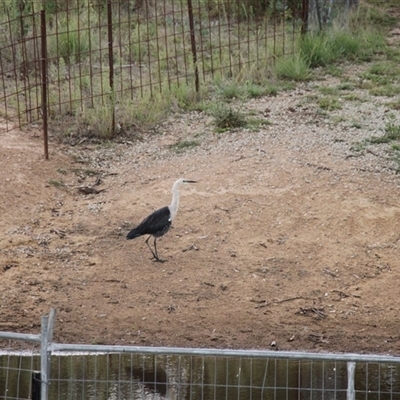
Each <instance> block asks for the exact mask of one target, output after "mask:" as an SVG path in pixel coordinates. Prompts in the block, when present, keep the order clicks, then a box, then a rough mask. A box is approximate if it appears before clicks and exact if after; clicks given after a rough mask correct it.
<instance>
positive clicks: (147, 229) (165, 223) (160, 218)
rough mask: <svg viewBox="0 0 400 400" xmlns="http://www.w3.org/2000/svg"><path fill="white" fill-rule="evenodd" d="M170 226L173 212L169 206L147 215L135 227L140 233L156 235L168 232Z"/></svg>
mask: <svg viewBox="0 0 400 400" xmlns="http://www.w3.org/2000/svg"><path fill="white" fill-rule="evenodd" d="M170 226H171V213H170V211H169V208H168V207H163V208H160V209H159V210H157V211H154V212H153V213H152V214H150V215H149V216H148V217H146V218H145V219H144V220H143V221H142V222H141V223H140V224H139V225H138V226H137V227H136V228H135V229H136V231H137V232H138V233H139V234H140V235H154V234H156V233H159V232H163V231H165V232H166V231H167V230H168V229H169V227H170Z"/></svg>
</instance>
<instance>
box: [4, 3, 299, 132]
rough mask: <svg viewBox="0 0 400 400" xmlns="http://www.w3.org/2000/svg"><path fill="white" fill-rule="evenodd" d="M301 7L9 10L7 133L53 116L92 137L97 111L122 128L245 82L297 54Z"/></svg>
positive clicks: (22, 6) (23, 6) (51, 6)
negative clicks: (143, 104)
mask: <svg viewBox="0 0 400 400" xmlns="http://www.w3.org/2000/svg"><path fill="white" fill-rule="evenodd" d="M303 3H304V1H303V0H301V1H300V0H280V1H269V0H264V1H256V0H242V1H240V2H238V1H237V0H213V1H210V0H209V1H205V0H160V1H155V0H146V1H145V0H113V1H111V0H96V1H93V0H49V1H43V2H42V1H33V0H31V1H29V0H26V1H15V2H13V1H4V2H1V3H0V53H1V55H0V82H1V83H2V88H3V89H2V90H0V104H2V106H1V108H0V124H1V126H0V128H2V129H7V130H8V129H11V128H13V127H15V126H23V125H25V124H29V123H33V122H36V121H38V120H40V118H41V116H42V114H43V112H44V111H46V115H47V111H48V116H49V120H50V121H53V122H59V123H61V122H62V124H63V126H64V127H65V122H67V124H68V122H72V121H73V125H75V124H76V123H78V124H79V123H82V124H84V125H86V126H85V128H86V129H88V130H89V131H90V125H91V118H90V115H91V113H92V114H93V118H95V115H96V112H95V111H94V110H97V112H98V110H99V109H100V110H102V111H104V113H108V114H110V120H114V119H115V118H114V113H117V118H118V121H124V119H125V118H124V117H125V116H126V114H128V113H129V112H131V110H132V108H134V107H135V102H140V99H141V98H143V97H145V96H157V95H159V94H160V93H164V92H168V91H169V92H174V93H178V94H179V91H183V90H192V91H193V92H199V91H200V90H201V89H202V87H207V84H209V82H210V80H212V79H215V78H221V77H231V78H232V77H238V76H240V74H242V75H244V78H243V79H245V76H246V74H247V73H249V70H250V69H254V68H258V67H260V66H264V67H265V66H266V65H267V63H270V62H273V61H274V60H275V59H276V57H279V56H281V55H283V54H290V53H293V52H294V51H295V42H296V40H297V38H298V36H299V35H300V33H301V31H302V28H303V25H304V17H305V15H306V13H304V10H303V9H302V5H303ZM305 3H306V2H305ZM41 11H43V15H42V13H41ZM43 46H46V48H45V49H43ZM42 51H44V54H45V66H43V65H42V61H43V57H42ZM43 68H46V71H43V70H41V69H43ZM261 73H262V71H261ZM42 76H45V77H46V79H45V82H42V79H41V77H42ZM43 85H45V88H44V89H45V91H46V93H45V94H43V93H42V89H43ZM41 86H42V87H41ZM44 108H46V110H44ZM82 114H85V119H84V121H83V119H82V118H81V115H82ZM111 114H112V115H111ZM111 125H113V123H111ZM111 128H112V127H111Z"/></svg>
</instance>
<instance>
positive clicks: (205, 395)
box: [0, 309, 400, 400]
mask: <svg viewBox="0 0 400 400" xmlns="http://www.w3.org/2000/svg"><path fill="white" fill-rule="evenodd" d="M54 321H55V310H53V309H52V310H51V311H50V314H49V316H43V317H42V329H41V335H32V334H19V333H10V332H0V348H1V349H2V350H1V351H0V399H9V400H11V399H12V400H16V399H21V400H22V399H32V400H39V399H41V400H48V399H52V400H75V399H82V400H86V399H90V400H94V399H96V400H117V399H118V400H128V399H129V400H133V399H160V400H161V399H168V400H179V399H181V400H189V399H190V400H200V399H202V400H203V399H205V400H209V399H215V400H223V399H225V400H231V399H237V400H249V399H250V400H252V399H257V400H264V399H265V400H319V399H321V400H331V399H332V400H333V399H335V400H363V399H365V400H375V399H376V400H378V399H379V400H386V399H391V400H393V399H398V398H400V358H399V357H393V356H384V355H372V354H371V355H365V354H364V355H357V354H323V353H307V352H285V351H281V352H279V351H276V352H274V351H257V350H248V351H246V350H217V349H199V348H193V349H190V348H168V347H138V346H107V345H79V344H60V343H54V342H52V337H53V329H54ZM35 371H40V375H38V374H37V373H36V372H35ZM34 389H35V390H34Z"/></svg>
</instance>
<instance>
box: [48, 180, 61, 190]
mask: <svg viewBox="0 0 400 400" xmlns="http://www.w3.org/2000/svg"><path fill="white" fill-rule="evenodd" d="M47 183H48V184H49V185H51V186H54V187H55V188H57V189H60V188H64V187H65V183H64V182H63V181H60V180H57V179H49V180H48V181H47Z"/></svg>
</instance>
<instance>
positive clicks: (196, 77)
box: [187, 0, 200, 93]
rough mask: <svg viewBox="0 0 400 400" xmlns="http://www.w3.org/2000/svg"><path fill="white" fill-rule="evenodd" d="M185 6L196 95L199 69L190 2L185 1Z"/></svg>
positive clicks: (188, 0)
mask: <svg viewBox="0 0 400 400" xmlns="http://www.w3.org/2000/svg"><path fill="white" fill-rule="evenodd" d="M187 5H188V16H189V28H190V43H191V46H192V57H193V66H194V81H195V87H196V92H197V93H198V92H199V91H200V80H199V68H198V65H197V51H196V36H195V31H194V19H193V5H192V0H187Z"/></svg>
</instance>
